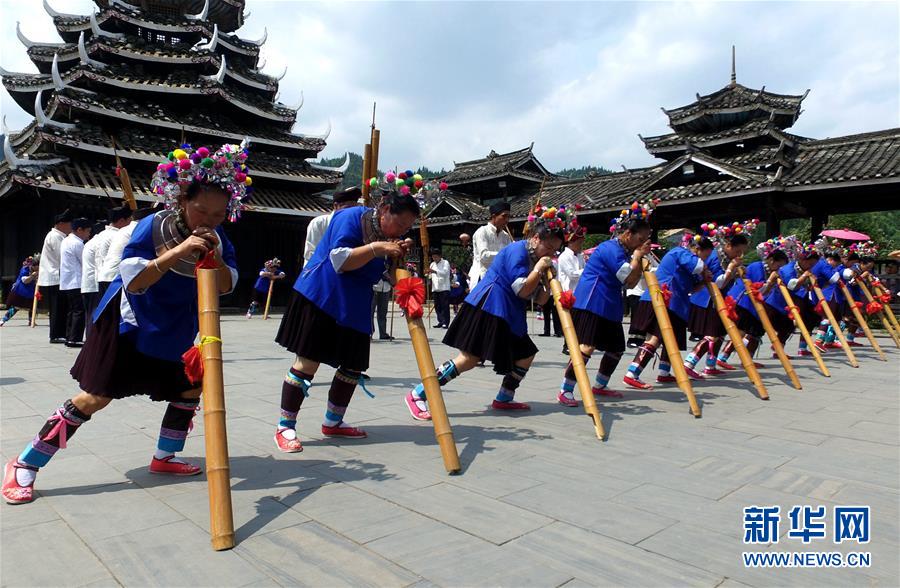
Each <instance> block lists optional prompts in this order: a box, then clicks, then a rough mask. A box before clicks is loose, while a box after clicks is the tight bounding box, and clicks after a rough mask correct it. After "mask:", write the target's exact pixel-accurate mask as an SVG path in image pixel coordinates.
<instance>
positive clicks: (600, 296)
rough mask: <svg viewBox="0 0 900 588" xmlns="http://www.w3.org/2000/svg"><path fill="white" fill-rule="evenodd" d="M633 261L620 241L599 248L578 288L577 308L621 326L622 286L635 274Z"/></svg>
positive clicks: (601, 245)
mask: <svg viewBox="0 0 900 588" xmlns="http://www.w3.org/2000/svg"><path fill="white" fill-rule="evenodd" d="M630 261H631V256H630V255H629V254H628V252H627V251H625V248H624V247H622V244H621V243H619V240H618V239H615V238H613V239H610V240H609V241H604V242H603V243H601V244H600V245H598V246H597V248H596V249H594V252H593V253H592V254H591V257H590V259H588V262H587V264H586V265H585V266H584V272H583V273H582V274H581V278H580V279H579V280H578V285H576V286H575V292H574V294H575V308H578V309H580V310H587V311H590V312H592V313H594V314H596V315H599V316H601V317H603V318H605V319H606V320H609V321H613V322H617V323H621V322H622V312H623V308H622V284H623V282H624V281H625V278H626V277H628V274H629V273H631V268H630V267H629V265H630Z"/></svg>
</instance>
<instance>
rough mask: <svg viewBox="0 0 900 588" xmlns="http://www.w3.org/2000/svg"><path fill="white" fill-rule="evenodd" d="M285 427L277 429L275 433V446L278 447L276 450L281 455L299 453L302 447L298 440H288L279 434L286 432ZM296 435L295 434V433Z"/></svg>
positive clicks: (295, 438)
mask: <svg viewBox="0 0 900 588" xmlns="http://www.w3.org/2000/svg"><path fill="white" fill-rule="evenodd" d="M287 430H288V429H287V428H286V427H279V428H278V429H277V430H276V431H275V446H276V447H278V450H279V451H281V452H282V453H300V452H301V451H303V445H302V444H301V443H300V439H298V438H297V437H294V438H293V439H288V438H287V437H285V436H284V435H282V434H281V433H282V432H284V431H287ZM295 434H296V433H295Z"/></svg>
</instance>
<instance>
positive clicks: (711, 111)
mask: <svg viewBox="0 0 900 588" xmlns="http://www.w3.org/2000/svg"><path fill="white" fill-rule="evenodd" d="M757 110H760V111H763V112H766V113H768V114H769V115H771V114H774V115H775V116H784V117H786V118H788V119H790V120H792V121H793V120H794V119H795V118H796V116H797V115H798V114H799V110H798V109H793V108H775V107H772V106H768V105H766V104H753V105H749V106H736V107H732V108H704V109H702V110H699V111H697V112H694V113H692V114H688V115H685V116H682V117H675V116H674V115H673V116H672V118H670V122H669V126H671V127H678V126H683V125H687V124H689V123H691V122H694V121H696V120H699V119H702V118H704V117H707V116H715V115H720V114H742V113H751V112H754V111H757ZM669 114H670V115H671V114H672V113H669ZM788 126H790V125H788Z"/></svg>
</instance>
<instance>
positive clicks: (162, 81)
mask: <svg viewBox="0 0 900 588" xmlns="http://www.w3.org/2000/svg"><path fill="white" fill-rule="evenodd" d="M95 2H96V4H97V5H98V7H99V9H100V11H99V12H98V13H96V14H93V15H87V16H81V15H67V14H61V13H58V12H56V11H54V10H53V8H52V7H51V6H50V5H49V4H48V3H47V1H46V0H45V1H44V7H45V9H46V10H47V12H48V13H49V14H50V16H51V17H52V18H53V22H54V24H55V26H56V28H57V30H58V31H59V33H60V36H61V37H62V38H63V39H64V40H65V41H66V42H65V43H36V42H33V41H31V40H29V39H27V38H25V36H24V35H22V33H21V31H18V33H19V38H20V40H22V42H23V44H24V45H25V46H26V48H27V51H28V54H29V56H30V58H31V59H32V61H33V62H34V64H35V65H36V67H37V68H38V70H39V73H13V72H8V71H6V70H2V69H0V75H2V78H3V85H4V87H5V88H6V90H7V91H8V92H9V93H10V95H11V96H12V97H13V99H14V100H16V102H17V103H18V104H19V105H20V106H21V107H22V108H23V109H25V110H26V111H28V112H30V113H32V114H34V116H35V121H33V122H32V123H31V124H29V125H28V126H27V127H26V128H25V129H23V130H22V131H20V132H18V133H10V132H8V131H6V132H5V134H6V135H7V138H6V142H5V145H4V155H5V158H6V161H5V162H4V163H3V164H0V197H2V196H4V195H5V194H6V193H8V192H10V191H11V190H13V189H14V188H16V187H17V186H19V187H25V186H38V187H42V188H45V189H54V190H62V191H66V192H69V193H73V194H86V195H95V196H104V197H105V196H106V195H114V196H117V195H119V194H120V190H119V188H118V187H117V181H115V178H114V176H113V175H112V174H113V172H114V170H115V167H116V165H115V157H116V156H119V157H121V158H122V160H123V164H124V165H125V166H126V167H127V168H129V172H130V176H131V178H132V180H133V182H134V184H135V193H136V195H137V197H138V198H139V199H141V198H144V197H146V198H147V199H149V198H150V194H149V192H148V191H147V190H148V189H149V179H150V177H149V173H150V171H151V170H152V168H153V166H152V163H155V162H157V161H159V159H160V158H161V157H162V156H163V155H164V153H166V152H167V151H168V150H170V149H171V148H172V146H173V145H176V144H178V143H181V142H185V141H186V142H189V143H191V142H192V143H202V144H207V145H210V146H217V145H218V144H221V143H223V142H235V143H238V142H241V141H242V140H243V139H245V138H248V139H249V140H250V142H251V152H252V155H251V160H250V162H251V166H250V167H251V170H252V175H253V177H254V180H255V182H254V192H253V197H252V199H250V200H249V201H248V204H249V205H250V207H251V208H250V209H251V210H262V211H270V212H278V213H283V214H292V215H296V214H300V215H314V214H319V213H321V212H322V211H324V210H326V209H327V207H328V201H326V200H325V199H323V198H320V197H318V196H315V194H316V193H318V192H321V191H323V190H327V189H329V188H333V187H334V186H335V185H337V184H338V183H339V182H340V180H341V176H342V172H343V171H344V170H345V169H346V166H343V167H341V168H327V167H323V166H318V165H316V164H314V163H310V162H307V161H306V160H307V159H311V158H315V157H317V156H318V154H319V153H320V152H321V151H322V149H324V148H325V140H326V139H327V137H328V134H329V132H330V129H329V130H328V131H326V132H325V133H324V134H321V135H312V134H309V135H307V134H300V133H293V132H292V128H293V126H294V125H295V123H296V122H297V115H298V112H299V111H300V109H301V108H302V105H303V99H302V93H301V94H300V96H299V97H298V101H299V105H298V106H295V107H291V106H286V105H284V104H281V103H279V102H276V101H275V100H276V98H277V96H278V83H279V80H280V79H281V78H282V77H283V75H284V74H283V73H282V74H281V75H280V76H271V75H267V74H265V73H263V72H262V71H260V69H261V68H260V64H259V63H258V56H259V48H260V46H261V45H262V44H263V43H264V42H265V35H264V37H263V39H261V40H259V41H246V40H243V39H240V38H239V37H237V36H236V35H234V34H231V31H234V30H236V29H237V28H238V27H239V26H240V25H241V24H243V22H244V20H245V18H246V15H245V14H244V12H243V8H244V2H243V0H205V1H203V2H198V1H196V0H188V1H186V2H181V3H172V2H167V1H160V0H131V1H126V0H95ZM176 5H178V6H183V7H182V8H180V9H179V10H178V11H176V10H175V9H174V8H173V6H176ZM191 11H194V12H191ZM48 162H49V163H48ZM145 171H146V172H147V175H146V176H144V175H143V172H145Z"/></svg>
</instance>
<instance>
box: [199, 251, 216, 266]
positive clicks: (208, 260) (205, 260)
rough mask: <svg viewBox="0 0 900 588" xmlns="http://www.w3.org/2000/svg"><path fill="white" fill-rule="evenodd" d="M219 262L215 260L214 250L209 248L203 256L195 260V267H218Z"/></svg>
mask: <svg viewBox="0 0 900 588" xmlns="http://www.w3.org/2000/svg"><path fill="white" fill-rule="evenodd" d="M218 267H219V264H218V262H216V256H215V251H213V250H210V251H208V252H207V253H206V255H205V256H203V257H201V258H200V260H199V261H197V269H218Z"/></svg>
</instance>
